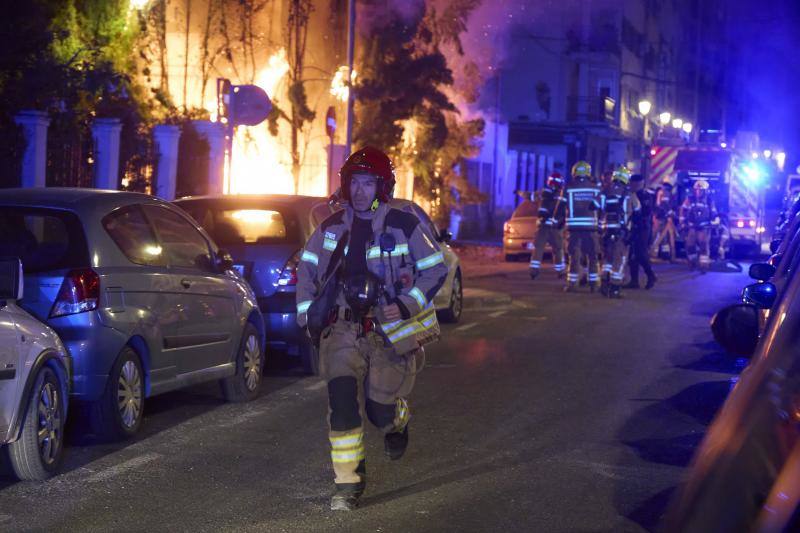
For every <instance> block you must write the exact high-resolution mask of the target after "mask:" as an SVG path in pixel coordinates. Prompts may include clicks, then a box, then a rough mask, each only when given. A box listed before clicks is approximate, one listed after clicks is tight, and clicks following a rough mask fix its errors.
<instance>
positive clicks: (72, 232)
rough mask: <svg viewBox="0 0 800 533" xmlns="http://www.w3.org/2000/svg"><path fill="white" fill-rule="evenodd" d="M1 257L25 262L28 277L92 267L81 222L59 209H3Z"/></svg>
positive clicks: (1, 214)
mask: <svg viewBox="0 0 800 533" xmlns="http://www.w3.org/2000/svg"><path fill="white" fill-rule="evenodd" d="M0 257H10V258H13V257H16V258H19V259H21V260H22V268H23V270H24V271H25V273H26V274H34V273H38V272H48V271H51V270H63V269H69V268H80V267H87V266H89V248H88V246H87V244H86V236H85V234H84V232H83V226H82V225H81V222H80V220H79V219H78V217H77V216H76V215H75V214H74V213H70V212H69V211H60V210H57V209H42V208H34V207H0Z"/></svg>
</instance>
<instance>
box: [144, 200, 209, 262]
mask: <svg viewBox="0 0 800 533" xmlns="http://www.w3.org/2000/svg"><path fill="white" fill-rule="evenodd" d="M144 210H145V213H146V215H147V218H148V219H149V220H150V222H151V223H152V224H153V227H154V228H155V230H156V233H157V234H158V240H159V244H160V245H161V246H162V247H163V253H165V254H166V257H167V262H168V263H169V265H170V266H173V267H181V268H197V269H200V270H203V271H206V272H213V271H214V268H213V263H212V261H211V251H210V250H209V248H208V242H206V240H205V238H204V237H203V235H202V234H201V233H200V232H199V231H197V228H195V227H194V226H193V225H192V224H191V223H190V222H189V221H188V220H186V219H185V218H183V217H182V216H181V215H179V214H178V213H175V212H173V211H170V210H169V209H168V208H166V207H159V206H153V205H146V206H144Z"/></svg>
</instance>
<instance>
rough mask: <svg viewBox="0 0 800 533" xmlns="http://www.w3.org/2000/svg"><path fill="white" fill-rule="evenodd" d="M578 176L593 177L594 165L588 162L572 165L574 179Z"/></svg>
mask: <svg viewBox="0 0 800 533" xmlns="http://www.w3.org/2000/svg"><path fill="white" fill-rule="evenodd" d="M578 176H583V177H585V178H590V177H592V165H590V164H589V163H587V162H586V161H578V162H577V163H575V164H574V165H572V177H573V178H577V177H578Z"/></svg>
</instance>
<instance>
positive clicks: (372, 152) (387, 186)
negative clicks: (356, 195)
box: [339, 146, 395, 203]
mask: <svg viewBox="0 0 800 533" xmlns="http://www.w3.org/2000/svg"><path fill="white" fill-rule="evenodd" d="M360 173H364V174H372V175H373V176H375V177H376V178H378V187H377V197H378V200H379V201H381V202H383V203H388V202H389V201H390V200H391V199H392V195H393V194H394V184H395V178H394V165H392V161H391V160H390V159H389V157H388V156H387V155H386V154H385V153H383V152H382V151H380V150H378V149H377V148H375V147H372V146H365V147H364V148H362V149H361V150H359V151H357V152H354V153H352V154H350V157H348V158H347V161H345V162H344V165H342V168H341V170H339V180H340V183H341V186H342V197H343V198H344V199H345V200H347V201H350V180H351V179H352V177H353V174H360Z"/></svg>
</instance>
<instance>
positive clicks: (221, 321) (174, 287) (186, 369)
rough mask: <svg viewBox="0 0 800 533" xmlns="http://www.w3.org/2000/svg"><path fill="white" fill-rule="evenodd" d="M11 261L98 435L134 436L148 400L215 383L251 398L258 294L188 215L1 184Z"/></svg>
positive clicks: (5, 247) (258, 376) (128, 201)
mask: <svg viewBox="0 0 800 533" xmlns="http://www.w3.org/2000/svg"><path fill="white" fill-rule="evenodd" d="M3 256H7V257H20V258H21V259H22V264H23V266H24V271H25V286H26V287H27V290H26V292H25V297H24V298H23V299H22V300H21V305H22V307H23V308H24V309H25V310H27V311H28V312H29V313H31V314H32V315H33V316H35V317H36V318H38V319H39V320H41V321H43V322H45V323H46V324H47V325H49V326H50V327H52V328H53V329H54V330H55V331H56V333H58V334H59V336H60V337H61V339H62V340H63V342H64V344H65V346H66V348H67V351H68V352H69V354H70V355H71V356H72V362H73V384H72V385H73V386H72V396H73V398H74V399H75V400H78V401H80V402H87V403H89V405H90V409H89V411H90V413H91V419H92V422H93V424H92V425H93V426H94V430H95V432H96V433H97V434H99V435H101V436H103V437H125V436H129V435H132V434H134V433H136V432H137V431H138V430H139V427H140V425H141V421H142V410H143V407H144V401H145V398H147V397H150V396H154V395H156V394H161V393H164V392H167V391H171V390H174V389H178V388H181V387H186V386H188V385H193V384H196V383H201V382H206V381H212V380H219V381H220V384H221V387H222V392H223V394H224V396H225V398H226V399H227V400H229V401H245V400H250V399H253V398H255V397H256V395H257V394H258V392H259V387H260V385H261V380H262V369H263V365H264V351H263V344H264V324H263V320H262V318H261V313H259V311H258V306H257V303H256V299H255V295H254V294H253V292H252V290H251V289H250V287H249V286H248V285H247V283H246V282H245V281H244V280H243V279H242V278H241V277H240V276H239V274H237V273H236V272H235V271H234V270H233V269H232V267H233V263H232V261H231V258H230V255H229V254H228V253H227V252H225V251H224V250H222V249H219V248H218V247H217V246H216V244H214V242H213V241H212V240H211V238H210V237H209V236H208V235H207V234H206V233H205V232H204V231H203V230H202V228H200V227H199V226H197V224H196V223H195V222H194V221H193V220H192V218H191V217H190V216H189V215H187V214H186V213H185V212H183V211H182V210H181V209H180V208H177V207H175V206H173V205H171V204H169V203H167V202H164V201H161V200H159V199H157V198H154V197H151V196H147V195H144V194H138V193H128V192H112V191H99V190H91V189H68V188H43V189H5V190H2V191H0V257H3Z"/></svg>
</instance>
